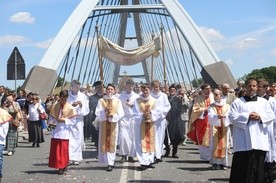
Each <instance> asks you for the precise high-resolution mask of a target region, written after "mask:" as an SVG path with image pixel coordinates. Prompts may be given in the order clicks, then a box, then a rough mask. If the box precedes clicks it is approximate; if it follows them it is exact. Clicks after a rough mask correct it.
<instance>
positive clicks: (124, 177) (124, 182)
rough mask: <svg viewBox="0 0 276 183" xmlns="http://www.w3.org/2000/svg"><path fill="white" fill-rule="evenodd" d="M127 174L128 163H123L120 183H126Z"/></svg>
mask: <svg viewBox="0 0 276 183" xmlns="http://www.w3.org/2000/svg"><path fill="white" fill-rule="evenodd" d="M125 167H126V168H125ZM127 172H128V162H124V163H123V169H122V173H121V177H120V182H122V183H126V182H127Z"/></svg>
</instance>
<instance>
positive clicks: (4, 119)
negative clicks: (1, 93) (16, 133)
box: [0, 108, 12, 182]
mask: <svg viewBox="0 0 276 183" xmlns="http://www.w3.org/2000/svg"><path fill="white" fill-rule="evenodd" d="M11 120H12V116H11V115H10V114H9V113H8V112H7V111H6V110H4V109H2V108H0V137H1V138H0V182H1V179H2V175H3V174H2V168H3V155H2V152H3V149H4V146H5V141H6V136H7V134H8V129H9V121H11Z"/></svg>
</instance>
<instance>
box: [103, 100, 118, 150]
mask: <svg viewBox="0 0 276 183" xmlns="http://www.w3.org/2000/svg"><path fill="white" fill-rule="evenodd" d="M100 102H101V104H102V106H103V108H104V109H105V108H106V107H107V106H109V107H110V108H111V111H109V112H108V113H109V114H107V118H108V116H110V115H112V116H113V115H114V114H115V113H117V108H118V99H116V98H114V99H100ZM116 125H117V123H113V122H109V121H108V120H106V121H102V122H101V151H102V152H111V153H114V152H115V150H116V147H115V140H116Z"/></svg>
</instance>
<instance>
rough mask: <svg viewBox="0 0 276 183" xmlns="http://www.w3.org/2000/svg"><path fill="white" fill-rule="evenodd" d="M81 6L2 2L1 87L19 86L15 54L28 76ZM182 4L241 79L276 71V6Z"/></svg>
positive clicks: (257, 0)
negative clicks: (12, 76) (10, 72)
mask: <svg viewBox="0 0 276 183" xmlns="http://www.w3.org/2000/svg"><path fill="white" fill-rule="evenodd" d="M79 2H80V0H2V1H0V20H1V21H0V62H1V63H2V67H0V77H1V78H2V79H1V81H0V85H4V86H8V87H9V88H12V89H14V81H13V80H9V81H8V80H6V78H7V76H6V75H7V74H6V72H7V71H6V70H7V68H6V65H7V60H8V58H9V56H10V54H11V52H12V50H13V48H14V47H15V46H17V47H18V49H19V51H20V53H21V54H22V56H23V58H24V60H25V63H26V76H27V73H28V72H29V71H30V69H31V68H32V67H33V66H34V65H37V64H38V63H39V62H40V60H41V58H42V57H43V55H44V53H45V51H46V49H47V48H48V47H49V45H50V43H51V41H52V40H53V39H54V37H55V35H56V34H57V33H58V31H59V30H60V28H61V27H62V25H63V24H64V23H65V21H66V19H67V18H68V17H69V16H70V14H71V13H72V12H73V10H74V9H75V7H76V6H77V5H78V3H79ZM180 2H181V4H182V5H183V7H184V9H185V10H186V11H187V12H188V13H189V15H190V16H191V17H192V19H193V20H194V21H195V23H196V24H197V25H198V26H199V28H200V30H201V32H202V33H203V35H204V36H205V37H206V39H207V40H208V41H209V42H210V43H211V45H212V47H213V49H214V50H215V52H216V53H217V55H218V56H219V58H220V59H221V60H223V61H225V62H226V63H227V64H228V65H229V67H230V70H231V71H232V73H233V75H234V77H235V78H236V79H237V78H240V77H242V76H243V75H244V74H247V73H250V72H251V71H252V70H253V69H260V68H263V67H269V66H275V65H276V64H275V63H276V11H275V7H276V1H275V0H265V1H262V0H243V1H240V0H231V1H221V0H210V1H203V0H201V1H199V0H198V1H195V0H180ZM121 72H122V71H121ZM17 83H18V85H21V84H22V83H23V81H22V80H20V81H17Z"/></svg>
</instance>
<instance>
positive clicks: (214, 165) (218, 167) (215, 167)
mask: <svg viewBox="0 0 276 183" xmlns="http://www.w3.org/2000/svg"><path fill="white" fill-rule="evenodd" d="M212 169H213V170H220V166H219V165H218V164H213V165H212Z"/></svg>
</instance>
